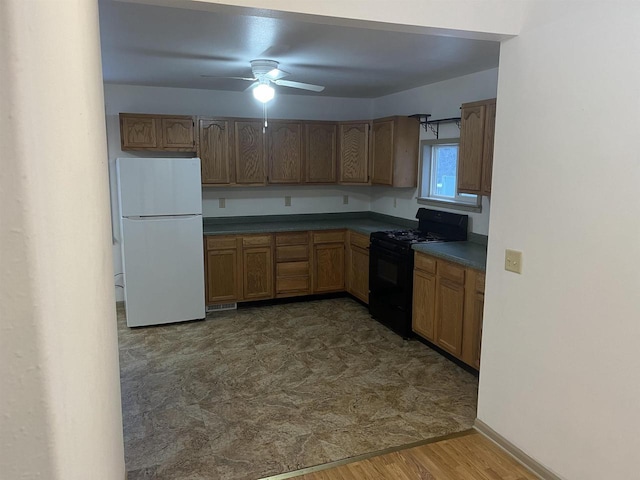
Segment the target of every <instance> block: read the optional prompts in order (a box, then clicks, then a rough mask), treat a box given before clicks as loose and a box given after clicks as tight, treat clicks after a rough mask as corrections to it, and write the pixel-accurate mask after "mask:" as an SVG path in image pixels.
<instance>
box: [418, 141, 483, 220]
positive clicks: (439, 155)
mask: <svg viewBox="0 0 640 480" xmlns="http://www.w3.org/2000/svg"><path fill="white" fill-rule="evenodd" d="M420 145H421V155H422V162H421V167H422V175H421V182H420V196H419V200H421V201H422V202H421V203H430V204H440V205H442V204H447V205H449V206H451V207H452V208H456V207H462V208H463V209H465V210H468V209H469V208H472V209H474V210H475V209H477V208H479V207H480V203H479V201H480V198H479V197H478V196H477V195H469V194H466V193H458V192H457V184H458V151H459V148H458V139H457V138H456V139H448V140H427V141H423V142H422V143H421V144H420Z"/></svg>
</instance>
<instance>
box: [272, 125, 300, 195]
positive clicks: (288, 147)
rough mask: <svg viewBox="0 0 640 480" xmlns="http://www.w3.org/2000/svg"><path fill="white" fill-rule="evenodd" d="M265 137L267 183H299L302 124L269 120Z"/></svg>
mask: <svg viewBox="0 0 640 480" xmlns="http://www.w3.org/2000/svg"><path fill="white" fill-rule="evenodd" d="M267 138H268V152H269V177H268V181H269V183H300V180H301V171H302V125H301V124H300V123H299V122H287V123H283V122H271V123H270V124H269V128H267Z"/></svg>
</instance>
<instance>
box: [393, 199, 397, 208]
mask: <svg viewBox="0 0 640 480" xmlns="http://www.w3.org/2000/svg"><path fill="white" fill-rule="evenodd" d="M397 206H398V199H397V198H395V197H394V199H393V208H396V207H397Z"/></svg>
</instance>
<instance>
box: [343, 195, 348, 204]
mask: <svg viewBox="0 0 640 480" xmlns="http://www.w3.org/2000/svg"><path fill="white" fill-rule="evenodd" d="M342 204H343V205H349V195H343V196H342Z"/></svg>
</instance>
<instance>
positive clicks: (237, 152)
mask: <svg viewBox="0 0 640 480" xmlns="http://www.w3.org/2000/svg"><path fill="white" fill-rule="evenodd" d="M234 160H235V166H236V183H239V184H264V183H265V181H266V171H265V162H264V135H263V133H262V122H259V121H241V120H238V121H235V122H234Z"/></svg>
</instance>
